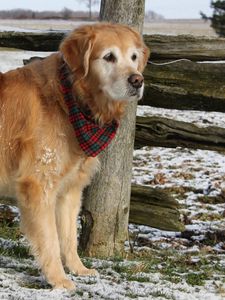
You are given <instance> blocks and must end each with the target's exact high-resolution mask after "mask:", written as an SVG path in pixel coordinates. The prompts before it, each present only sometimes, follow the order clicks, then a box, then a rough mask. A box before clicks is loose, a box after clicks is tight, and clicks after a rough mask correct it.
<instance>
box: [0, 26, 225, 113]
mask: <svg viewBox="0 0 225 300" xmlns="http://www.w3.org/2000/svg"><path fill="white" fill-rule="evenodd" d="M67 33H68V31H46V32H40V31H37V32H11V31H10V32H0V47H12V48H19V49H25V50H34V51H56V50H57V49H58V46H59V43H60V41H61V40H62V39H63V37H64V36H65V35H66V34H67ZM144 39H145V42H146V44H147V45H149V47H150V49H151V60H158V61H159V60H160V61H161V62H162V61H165V60H171V59H179V58H187V59H190V60H192V62H191V61H190V62H188V61H182V62H178V63H175V64H171V65H166V66H165V65H164V66H153V65H150V66H148V67H147V68H146V71H145V82H146V88H145V95H144V98H143V100H142V101H141V102H140V105H142V104H143V105H151V106H155V107H163V108H170V109H192V110H203V111H219V112H225V105H224V104H225V83H224V78H225V39H224V38H207V37H192V36H186V35H180V36H164V35H163V36H162V35H149V36H144ZM203 60H207V61H218V60H220V61H223V60H224V63H217V64H212V63H197V62H196V61H203Z"/></svg>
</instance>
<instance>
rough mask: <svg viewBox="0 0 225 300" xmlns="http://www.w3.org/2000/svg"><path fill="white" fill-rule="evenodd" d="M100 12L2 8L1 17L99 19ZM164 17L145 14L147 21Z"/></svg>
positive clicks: (151, 12) (149, 13) (150, 12)
mask: <svg viewBox="0 0 225 300" xmlns="http://www.w3.org/2000/svg"><path fill="white" fill-rule="evenodd" d="M98 17H99V13H98V12H96V11H92V12H91V13H90V11H74V10H72V9H69V8H66V7H65V8H64V9H62V10H61V11H33V10H30V9H12V10H0V19H16V20H23V19H37V20H47V19H63V20H90V19H91V20H93V21H97V20H98ZM161 19H164V17H163V16H162V15H159V14H157V13H155V12H153V11H151V10H149V11H147V12H146V14H145V21H146V22H148V21H151V20H161Z"/></svg>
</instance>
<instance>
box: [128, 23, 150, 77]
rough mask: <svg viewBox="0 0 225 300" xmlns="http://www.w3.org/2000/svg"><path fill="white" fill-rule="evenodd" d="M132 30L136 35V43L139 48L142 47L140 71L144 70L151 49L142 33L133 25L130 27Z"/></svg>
mask: <svg viewBox="0 0 225 300" xmlns="http://www.w3.org/2000/svg"><path fill="white" fill-rule="evenodd" d="M128 28H129V30H130V32H131V33H132V34H133V35H134V36H135V39H136V43H137V48H138V49H140V52H141V53H140V54H141V55H140V58H139V63H138V71H139V72H141V73H142V72H143V71H144V68H145V66H146V64H147V62H148V59H149V56H150V50H149V48H148V47H147V46H146V45H145V43H144V41H143V38H142V36H141V35H140V33H139V32H138V31H137V30H136V29H135V28H132V27H128Z"/></svg>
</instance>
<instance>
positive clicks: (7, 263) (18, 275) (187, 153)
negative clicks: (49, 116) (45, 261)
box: [0, 20, 225, 300]
mask: <svg viewBox="0 0 225 300" xmlns="http://www.w3.org/2000/svg"><path fill="white" fill-rule="evenodd" d="M28 23H29V22H25V23H24V24H21V23H18V22H17V23H14V22H9V21H2V20H1V21H0V29H7V28H8V27H10V26H17V27H24V26H25V27H26V28H29V26H30V27H31V26H33V27H32V29H35V28H36V27H37V22H34V23H31V24H28ZM178 23H179V24H178ZM173 24H174V25H173ZM2 26H4V27H2ZM38 26H39V29H51V28H54V29H55V28H58V29H62V28H69V26H73V24H70V23H68V22H64V21H63V22H55V23H54V22H53V23H52V22H46V23H44V22H40V23H38ZM174 30H175V31H174ZM145 31H146V32H149V33H164V34H169V33H171V32H172V33H175V34H177V33H192V34H193V32H194V33H198V34H209V35H213V34H214V33H213V32H212V31H211V29H210V27H209V24H208V23H203V22H200V21H195V22H194V21H193V22H190V21H189V22H183V21H179V22H178V21H171V22H169V23H166V22H161V23H159V22H157V23H154V24H150V25H149V24H146V26H145ZM1 50H3V49H1ZM47 54H48V53H34V52H28V51H19V52H17V51H16V52H15V51H8V50H7V51H6V50H4V51H0V62H1V63H0V71H7V70H8V69H11V68H15V67H17V66H20V65H22V60H23V59H25V58H28V57H30V56H33V55H40V56H45V55H47ZM138 115H160V116H166V117H168V118H173V119H177V120H184V121H189V122H192V123H194V124H196V125H198V126H206V125H215V126H220V127H225V121H224V115H223V114H222V113H213V112H211V113H205V112H190V111H186V112H180V111H175V110H166V109H156V108H149V107H143V106H142V107H138ZM224 178H225V156H224V153H218V152H214V151H202V150H190V149H184V148H174V149H169V148H159V147H157V148H156V147H155V148H150V147H144V148H142V149H138V150H135V151H134V163H133V179H132V181H133V182H134V183H138V184H143V185H149V186H153V187H158V188H161V189H164V190H166V191H167V192H168V193H170V194H173V196H174V197H175V198H176V199H177V201H179V203H180V214H181V219H182V221H183V222H184V224H185V231H184V232H183V233H181V232H166V231H161V230H158V229H154V228H150V227H147V226H138V225H135V224H130V225H129V236H130V237H129V241H127V242H126V243H125V250H126V253H125V256H123V257H122V256H118V257H114V258H109V259H107V260H99V259H90V258H85V257H83V261H84V263H85V264H86V265H87V266H88V267H94V268H97V269H98V271H99V276H97V277H86V278H84V277H83V278H82V277H77V276H74V275H72V274H69V275H68V276H70V277H71V278H72V279H73V280H74V281H75V282H76V285H77V290H76V291H74V292H67V291H63V290H61V291H60V290H52V289H51V288H50V286H49V285H47V284H46V281H45V280H44V278H43V276H42V275H41V273H40V271H39V270H38V266H37V265H36V263H35V261H34V259H33V258H32V256H30V254H29V247H28V245H27V242H26V240H25V239H24V237H23V236H22V235H21V233H20V231H19V228H18V218H19V215H18V210H17V208H16V207H14V206H10V209H11V210H12V213H14V214H15V216H16V218H15V222H13V223H10V224H6V223H3V224H1V227H0V299H7V300H9V299H10V300H28V299H37V300H42V299H49V300H61V299H63V300H64V299H83V300H85V299H96V300H98V299H116V300H117V299H121V300H122V299H125V300H126V299H143V300H145V299H146V300H147V299H148V300H151V299H159V300H166V299H168V300H200V299H201V300H202V299H204V300H222V299H225V271H224V270H225V242H224V237H225V220H224V216H225V203H224V202H225V201H224V199H225V184H224ZM1 202H2V205H3V203H4V201H0V203H1ZM8 207H9V206H8Z"/></svg>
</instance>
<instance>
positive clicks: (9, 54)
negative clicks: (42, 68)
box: [0, 48, 51, 72]
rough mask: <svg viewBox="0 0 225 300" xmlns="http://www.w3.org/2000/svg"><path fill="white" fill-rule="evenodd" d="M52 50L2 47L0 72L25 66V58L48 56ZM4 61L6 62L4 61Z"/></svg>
mask: <svg viewBox="0 0 225 300" xmlns="http://www.w3.org/2000/svg"><path fill="white" fill-rule="evenodd" d="M49 54H51V52H34V51H24V50H14V49H12V50H10V51H9V50H5V49H4V48H0V62H1V63H0V72H7V71H9V70H12V69H16V68H19V67H22V66H23V60H24V59H29V58H30V57H33V56H39V57H46V56H48V55H49ZM3 62H4V63H3Z"/></svg>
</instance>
